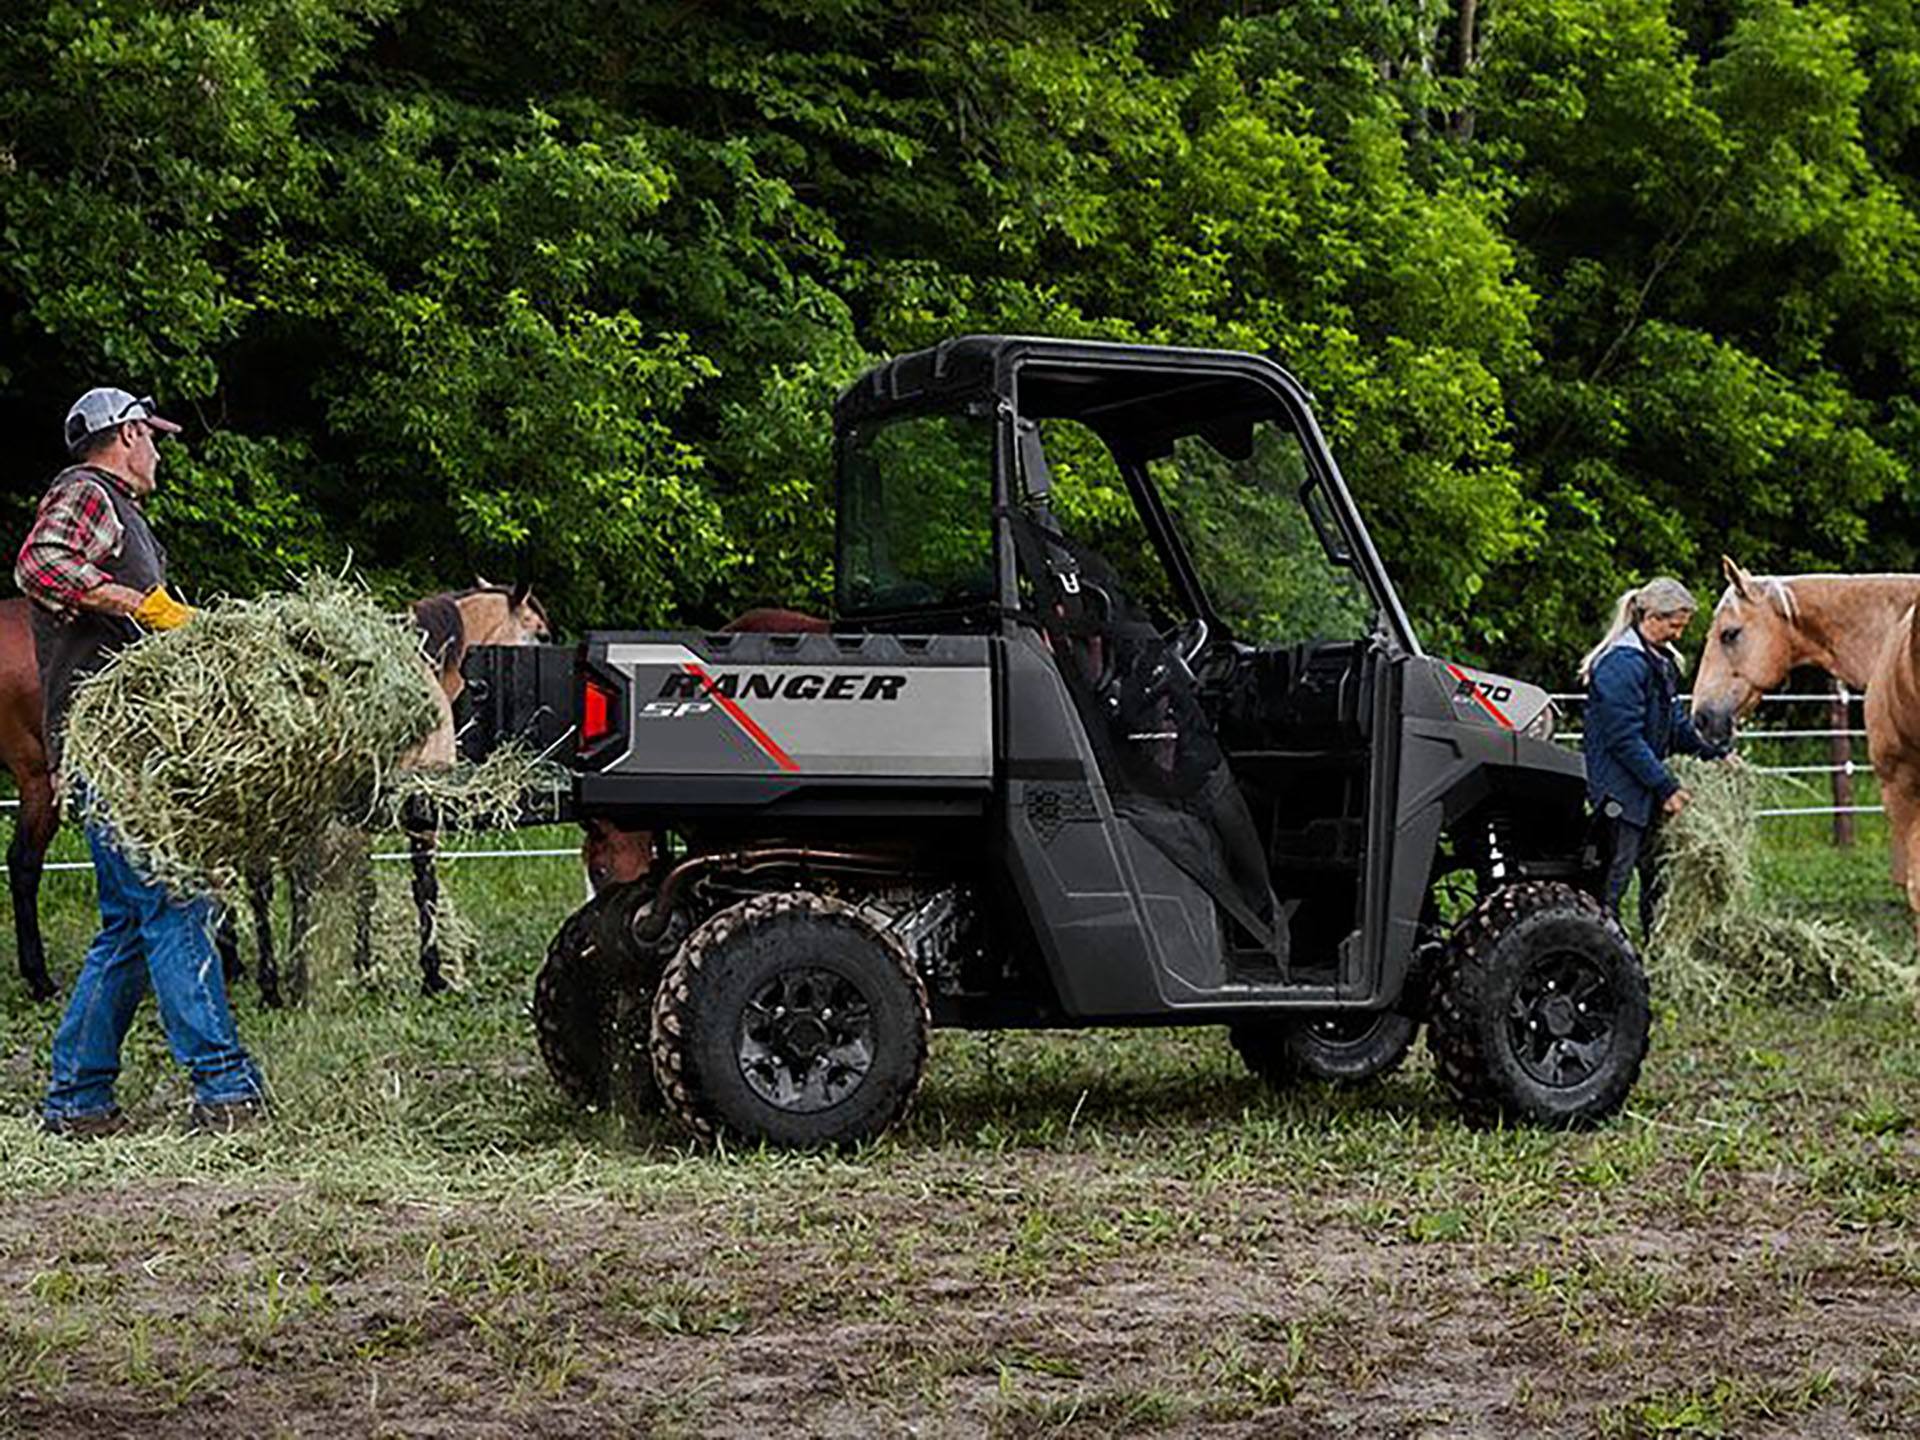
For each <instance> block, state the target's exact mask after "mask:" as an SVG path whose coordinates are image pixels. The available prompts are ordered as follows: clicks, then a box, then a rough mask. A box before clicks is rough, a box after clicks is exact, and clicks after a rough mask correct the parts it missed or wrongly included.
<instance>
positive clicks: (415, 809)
mask: <svg viewBox="0 0 1920 1440" xmlns="http://www.w3.org/2000/svg"><path fill="white" fill-rule="evenodd" d="M402 823H403V824H404V825H405V826H406V830H407V853H408V855H409V857H410V858H411V859H412V861H413V907H414V909H415V911H416V912H418V914H419V916H420V993H421V994H422V995H438V994H439V993H440V992H441V991H442V990H445V989H446V988H447V981H446V977H445V976H444V975H442V974H441V973H440V877H439V876H438V875H437V874H436V873H435V872H434V868H433V853H434V832H433V824H432V822H431V820H430V819H428V817H427V815H426V813H425V807H424V806H422V805H419V804H416V803H415V802H412V801H409V802H408V804H407V813H406V814H405V815H403V816H402Z"/></svg>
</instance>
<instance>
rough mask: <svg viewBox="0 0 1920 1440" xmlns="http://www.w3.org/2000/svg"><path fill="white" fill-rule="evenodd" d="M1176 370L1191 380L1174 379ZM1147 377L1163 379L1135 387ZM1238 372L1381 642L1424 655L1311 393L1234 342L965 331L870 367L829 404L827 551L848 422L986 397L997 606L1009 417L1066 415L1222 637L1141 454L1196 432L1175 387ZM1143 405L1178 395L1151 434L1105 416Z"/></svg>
mask: <svg viewBox="0 0 1920 1440" xmlns="http://www.w3.org/2000/svg"><path fill="white" fill-rule="evenodd" d="M1182 377H1186V378H1187V379H1188V380H1189V381H1190V383H1189V384H1187V385H1184V386H1183V385H1180V384H1179V383H1178V382H1179V381H1180V379H1181V378H1182ZM1154 380H1165V381H1168V382H1171V383H1169V384H1152V383H1148V384H1144V385H1143V384H1141V383H1140V382H1142V381H1146V382H1152V381H1154ZM1235 380H1238V381H1245V382H1251V383H1252V384H1253V385H1254V386H1256V387H1257V388H1258V391H1259V392H1260V393H1261V394H1262V395H1263V396H1265V397H1266V398H1267V399H1269V400H1271V401H1273V402H1275V405H1276V413H1277V414H1278V415H1280V416H1283V417H1284V418H1285V419H1286V421H1287V422H1288V423H1289V425H1290V426H1291V427H1292V428H1293V430H1294V432H1295V434H1296V435H1297V436H1298V437H1299V439H1300V441H1301V447H1302V450H1303V452H1304V454H1305V457H1306V461H1307V466H1308V470H1309V475H1310V479H1309V481H1308V485H1307V487H1306V490H1303V492H1302V494H1301V496H1300V503H1301V504H1302V505H1303V506H1306V507H1307V508H1308V509H1309V512H1310V514H1309V518H1310V519H1311V521H1312V523H1313V524H1314V526H1315V529H1316V530H1319V529H1320V525H1321V520H1320V517H1318V516H1316V515H1312V514H1311V505H1310V502H1309V498H1308V495H1307V493H1306V491H1307V490H1311V489H1315V488H1317V489H1318V490H1319V491H1320V493H1321V494H1322V495H1323V496H1324V497H1325V498H1326V500H1327V502H1328V504H1329V507H1330V508H1331V510H1332V518H1333V520H1334V523H1335V525H1336V526H1337V527H1338V529H1339V532H1340V533H1339V538H1340V539H1341V540H1342V541H1344V542H1345V545H1346V548H1347V552H1348V556H1349V558H1350V563H1351V564H1352V567H1353V569H1354V570H1355V572H1356V573H1357V574H1358V575H1359V576H1360V579H1361V582H1362V583H1363V584H1364V585H1365V586H1366V587H1367V590H1368V592H1369V594H1370V595H1371V596H1372V597H1373V600H1374V603H1375V604H1376V605H1377V606H1378V607H1379V613H1380V617H1381V625H1382V629H1383V632H1384V634H1383V638H1384V640H1385V641H1386V643H1387V644H1388V646H1389V647H1390V648H1391V649H1393V650H1395V651H1397V652H1399V653H1401V654H1404V655H1419V654H1421V653H1422V651H1421V648H1420V643H1419V640H1418V638H1417V637H1416V636H1415V635H1414V633H1413V625H1412V622H1411V621H1410V620H1409V619H1408V617H1407V612H1406V610H1405V608H1404V606H1402V604H1401V602H1400V597H1399V594H1398V592H1397V591H1395V589H1394V587H1393V582H1392V580H1391V578H1390V577H1389V576H1388V574H1387V570H1386V566H1385V565H1384V564H1383V563H1382V562H1381V559H1380V555H1379V552H1378V551H1377V550H1376V549H1375V548H1374V544H1373V540H1372V537H1371V536H1370V535H1369V534H1368V533H1367V528H1366V525H1365V523H1364V522H1363V521H1362V519H1361V517H1360V513H1359V509H1358V507H1357V506H1356V505H1355V504H1354V501H1353V496H1352V493H1351V492H1350V491H1349V490H1348V489H1347V484H1346V480H1345V478H1344V477H1343V476H1342V475H1341V473H1340V467H1339V465H1338V463H1337V462H1336V461H1335V460H1334V458H1333V454H1332V452H1331V451H1330V450H1329V449H1328V447H1327V442H1326V437H1325V436H1324V435H1323V434H1322V433H1321V430H1320V426H1319V422H1318V421H1317V420H1316V419H1315V418H1314V414H1313V404H1312V397H1311V396H1310V395H1309V394H1308V393H1307V391H1306V389H1305V388H1304V387H1303V386H1302V385H1301V384H1300V382H1299V381H1297V380H1296V379H1294V377H1293V376H1292V375H1290V374H1289V373H1288V372H1287V371H1286V370H1285V369H1283V368H1282V367H1281V366H1279V365H1277V364H1275V363H1274V362H1273V361H1271V360H1269V359H1267V358H1266V357H1264V356H1260V355H1251V354H1246V353H1244V352H1240V351H1231V350H1197V349H1181V348H1175V347H1171V346H1157V345H1122V344H1115V343H1112V342H1108V341H1094V340H1052V339H1044V338H1038V337H1032V336H1009V335H968V336H962V337H959V338H957V339H953V340H946V341H942V342H941V343H940V344H939V345H936V346H933V347H932V348H930V349H927V350H918V351H914V352H912V353H911V354H907V355H902V356H900V357H898V358H897V359H894V360H891V361H889V362H887V363H886V364H884V365H880V366H877V367H875V368H874V369H873V370H870V371H868V372H867V374H866V375H864V376H862V377H861V378H860V379H859V380H858V381H856V382H855V383H854V384H853V385H851V386H849V387H848V388H847V389H846V390H845V391H844V392H843V393H842V394H841V396H840V398H839V400H838V402H837V403H836V404H835V407H834V473H835V500H836V504H835V547H836V553H838V552H839V550H840V547H841V545H842V542H843V541H844V538H845V537H844V527H845V524H846V506H845V504H844V503H843V501H844V496H843V495H842V494H841V493H840V487H841V486H842V485H843V484H844V475H845V453H844V442H845V437H846V434H847V431H848V430H849V429H850V428H851V427H852V426H854V425H856V424H859V423H863V422H870V421H873V420H876V419H885V418H890V417H892V416H894V415H899V414H910V413H920V414H925V413H928V412H931V411H959V410H961V409H962V408H964V407H965V406H966V405H968V404H969V403H976V402H984V403H986V404H988V405H991V406H992V408H993V412H994V414H995V415H996V416H997V420H998V423H997V425H996V427H995V437H994V475H993V504H994V507H995V513H996V517H997V519H996V524H995V526H994V544H995V569H996V571H997V574H998V589H999V604H1000V608H1001V611H1002V613H1003V614H1013V613H1015V612H1016V611H1017V608H1018V604H1019V588H1018V582H1017V578H1016V575H1015V569H1016V566H1015V563H1014V556H1013V541H1012V537H1011V534H1010V530H1009V519H1008V516H1009V514H1010V511H1011V509H1012V507H1013V506H1014V505H1016V504H1017V503H1019V501H1020V500H1021V499H1024V498H1025V497H1024V495H1021V494H1018V493H1017V491H1016V485H1015V480H1014V477H1015V476H1016V475H1018V474H1019V473H1020V461H1019V445H1018V438H1017V437H1018V432H1017V426H1018V424H1019V423H1020V421H1022V420H1043V419H1048V418H1053V417H1056V416H1059V417H1065V418H1071V419H1075V420H1078V421H1080V422H1082V423H1084V424H1087V425H1089V426H1090V427H1091V428H1093V429H1094V430H1096V431H1097V432H1098V433H1099V434H1100V435H1101V437H1102V438H1103V439H1104V440H1105V441H1106V442H1107V444H1108V446H1109V448H1110V449H1111V450H1112V451H1113V454H1114V458H1115V460H1116V462H1117V463H1118V465H1119V468H1120V473H1121V475H1122V477H1123V479H1124V480H1125V482H1126V485H1127V489H1128V493H1129V494H1130V495H1131V496H1132V498H1133V501H1134V505H1135V507H1136V508H1137V509H1138V511H1139V513H1140V516H1141V518H1142V520H1143V522H1144V523H1145V525H1146V527H1147V531H1148V534H1149V537H1150V539H1151V540H1152V543H1153V545H1154V547H1155V549H1156V550H1157V551H1158V553H1159V554H1160V557H1161V560H1162V563H1163V564H1164V565H1165V566H1166V567H1167V571H1168V574H1169V576H1170V577H1171V579H1172V581H1173V583H1174V586H1175V588H1176V589H1177V591H1178V592H1179V594H1180V596H1181V598H1182V600H1183V601H1184V602H1185V603H1186V604H1187V605H1188V607H1189V608H1190V610H1191V611H1192V613H1193V614H1195V615H1197V616H1199V617H1200V618H1202V619H1203V620H1205V621H1206V622H1207V624H1208V626H1209V627H1210V628H1211V629H1212V630H1213V632H1214V633H1216V634H1219V633H1224V627H1223V626H1222V625H1221V621H1220V617H1219V615H1218V613H1217V612H1216V611H1215V609H1214V607H1213V604H1212V601H1211V600H1210V599H1209V598H1208V596H1207V593H1206V587H1205V586H1204V584H1203V583H1202V581H1201V579H1200V576H1199V575H1198V574H1197V573H1196V571H1195V569H1194V565H1193V560H1192V557H1191V555H1190V554H1189V553H1188V551H1187V548H1186V545H1185V542H1184V541H1183V540H1182V539H1181V537H1180V535H1179V533H1178V531H1177V530H1176V529H1175V527H1174V525H1173V522H1172V519H1171V517H1170V516H1169V515H1168V514H1167V510H1166V506H1165V504H1164V503H1163V502H1162V500H1161V498H1160V493H1159V490H1158V488H1157V487H1156V486H1155V485H1154V483H1153V481H1152V478H1151V476H1150V475H1149V474H1148V472H1147V463H1148V461H1149V460H1150V459H1151V458H1152V454H1153V451H1152V448H1151V444H1150V443H1149V441H1150V436H1151V435H1153V434H1154V433H1164V434H1167V435H1171V434H1174V433H1193V432H1194V430H1195V428H1196V427H1194V426H1192V425H1182V424H1177V423H1176V422H1177V421H1180V420H1185V419H1188V418H1190V415H1189V414H1187V413H1182V412H1181V411H1180V410H1179V409H1178V408H1177V402H1178V401H1179V400H1180V399H1181V397H1182V396H1191V397H1192V398H1196V399H1197V398H1200V396H1201V395H1202V393H1203V392H1204V391H1206V390H1207V389H1209V388H1211V387H1214V386H1217V385H1219V384H1220V382H1223V381H1235ZM1130 382H1131V383H1130ZM1049 383H1051V384H1052V385H1053V386H1055V387H1056V388H1057V389H1058V390H1059V391H1060V392H1061V395H1066V394H1070V393H1072V392H1073V391H1075V390H1078V391H1079V395H1078V396H1077V397H1076V398H1078V399H1082V400H1086V401H1089V402H1092V403H1085V404H1076V405H1074V406H1071V407H1068V406H1066V405H1064V404H1061V403H1058V399H1059V397H1056V399H1055V403H1048V399H1047V397H1046V389H1047V387H1048V385H1049ZM1149 401H1150V402H1151V403H1152V404H1154V405H1159V406H1166V405H1168V404H1169V402H1175V404H1176V409H1175V410H1173V411H1171V412H1169V413H1168V415H1167V423H1166V424H1165V425H1163V426H1162V427H1160V431H1159V432H1155V431H1152V430H1149V429H1133V430H1128V429H1126V428H1124V427H1122V426H1120V425H1118V424H1116V423H1114V421H1113V420H1112V419H1111V418H1107V417H1112V416H1123V415H1127V414H1129V413H1132V412H1134V411H1135V410H1136V409H1137V408H1142V407H1144V405H1145V403H1146V402H1149ZM1023 406H1024V408H1023ZM1228 413H1229V412H1226V411H1222V412H1221V415H1220V416H1219V417H1217V418H1220V419H1222V420H1225V419H1226V418H1228ZM1246 418H1247V419H1248V420H1249V422H1251V421H1252V420H1253V419H1256V418H1266V417H1265V416H1256V415H1252V414H1248V415H1247V416H1246ZM1103 419H1105V423H1102V422H1103ZM1321 538H1322V541H1323V543H1324V542H1326V541H1327V540H1328V539H1329V537H1327V536H1326V535H1325V534H1324V533H1322V535H1321ZM845 618H849V619H857V620H858V621H860V622H864V623H868V624H873V623H877V622H884V621H886V620H889V619H895V618H897V619H900V620H906V619H908V618H910V617H908V616H905V615H902V616H899V617H891V616H882V615H877V614H876V615H860V616H857V617H851V616H850V617H845Z"/></svg>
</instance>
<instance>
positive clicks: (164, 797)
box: [64, 576, 544, 894]
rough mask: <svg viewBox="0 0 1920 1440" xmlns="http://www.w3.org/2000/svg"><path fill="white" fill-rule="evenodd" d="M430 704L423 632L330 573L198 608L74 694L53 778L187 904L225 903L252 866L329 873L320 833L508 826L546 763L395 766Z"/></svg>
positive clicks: (503, 758)
mask: <svg viewBox="0 0 1920 1440" xmlns="http://www.w3.org/2000/svg"><path fill="white" fill-rule="evenodd" d="M442 706H443V701H442V700H441V698H440V696H439V693H438V688H437V686H436V685H435V684H434V681H433V679H432V677H431V675H430V674H429V672H428V670H427V668H426V667H425V665H424V664H423V663H422V658H421V642H420V637H419V633H418V631H417V630H416V629H415V628H414V626H413V624H412V622H411V620H410V619H409V618H408V617H406V616H404V615H393V614H389V613H388V612H387V611H385V610H383V609H381V608H380V606H378V605H377V604H376V603H375V602H374V601H373V599H372V598H371V597H370V596H369V595H368V594H367V593H366V592H365V591H364V590H363V589H361V588H360V587H358V586H356V585H353V584H349V583H347V582H345V581H341V580H337V579H333V578H331V577H327V576H317V577H314V578H310V579H308V580H306V581H304V582H302V583H301V584H300V585H299V586H298V588H296V589H294V590H292V591H289V592H286V593H282V594H275V595H265V596H262V597H260V598H259V599H257V600H230V601H223V602H220V603H218V604H215V605H212V606H209V607H208V608H206V609H204V610H202V611H201V612H200V613H199V614H198V615H197V616H196V617H195V618H194V620H193V622H192V623H191V624H189V625H187V626H185V627H183V628H181V629H178V630H170V631H163V632H160V633H157V634H153V635H149V636H146V637H144V638H143V639H141V640H139V641H138V642H136V643H135V644H133V645H130V646H128V647H127V648H126V649H125V650H123V651H122V652H121V653H120V654H119V655H118V656H116V657H115V658H114V660H113V662H112V663H110V664H109V665H107V666H106V667H105V668H104V669H102V670H101V671H100V672H99V673H97V674H95V675H93V676H90V677H89V678H87V679H86V680H84V681H82V682H81V683H80V684H79V686H77V687H76V689H75V692H74V699H73V705H72V709H71V713H70V718H69V721H68V730H67V741H66V749H65V766H64V773H65V775H66V776H67V777H68V778H69V779H70V780H72V781H74V782H77V783H76V793H78V794H79V795H80V796H81V797H82V803H83V805H84V806H85V809H86V812H87V814H88V817H89V818H90V819H100V820H104V821H106V822H107V823H109V824H110V825H111V826H112V827H113V829H114V831H115V833H116V835H117V836H118V837H119V838H120V841H121V843H122V844H123V845H124V846H125V848H126V849H127V851H128V853H129V856H130V858H132V859H133V861H134V862H135V863H136V864H137V865H139V866H140V868H141V869H142V870H144V871H145V872H146V873H147V874H149V875H151V876H153V877H154V878H155V879H157V880H159V881H161V882H162V883H164V884H165V885H166V886H167V887H168V888H170V889H172V890H174V891H176V892H178V893H186V894H195V893H205V892H208V891H226V892H229V893H235V892H237V889H238V886H239V883H240V881H241V878H242V877H243V876H244V875H245V874H246V873H247V872H248V871H249V870H257V869H261V868H265V867H270V866H271V867H279V868H283V869H287V870H294V869H300V870H306V871H309V872H315V871H325V870H328V869H330V868H333V867H331V866H329V865H328V864H327V863H326V862H327V861H328V859H329V852H330V851H331V850H332V849H333V836H334V833H335V832H336V830H337V828H338V827H339V826H340V825H342V824H345V825H347V826H351V827H354V828H359V829H369V828H381V827H384V826H389V825H392V824H395V823H397V822H398V821H399V819H400V818H401V816H402V815H403V813H404V814H405V815H406V816H407V818H408V819H409V820H412V821H416V822H417V821H418V820H419V818H420V816H421V814H422V813H423V812H422V806H423V805H424V807H425V813H426V814H428V815H430V816H431V817H432V818H433V820H434V822H435V823H436V824H437V825H439V826H443V827H451V828H456V829H465V828H477V827H479V826H482V825H500V824H511V823H513V820H514V819H515V817H516V816H517V815H518V813H519V810H520V803H521V799H522V797H523V795H524V794H525V793H526V791H527V790H528V789H529V788H532V787H534V786H535V785H536V784H538V783H541V782H542V781H543V774H542V772H543V769H544V767H543V766H542V765H541V764H540V762H539V761H538V760H537V759H536V758H535V757H533V756H531V755H529V754H527V753H526V752H525V751H524V750H510V749H509V750H502V751H500V752H498V753H497V754H496V755H495V756H493V757H492V758H491V759H489V760H488V762H487V763H486V764H485V765H483V766H478V767H464V768H460V769H456V770H454V771H450V772H449V771H441V772H428V771H420V770H402V769H400V768H399V762H400V761H401V760H402V758H403V757H405V756H407V755H408V753H409V752H411V751H413V750H414V749H415V748H416V747H417V746H419V745H420V743H421V742H422V741H424V740H425V739H427V737H428V736H429V735H431V734H432V733H433V731H434V729H435V727H436V726H437V725H438V724H439V723H440V719H441V716H442Z"/></svg>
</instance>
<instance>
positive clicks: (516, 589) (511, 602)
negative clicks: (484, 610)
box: [507, 580, 533, 610]
mask: <svg viewBox="0 0 1920 1440" xmlns="http://www.w3.org/2000/svg"><path fill="white" fill-rule="evenodd" d="M532 593H533V586H532V585H531V584H530V583H529V582H527V581H525V580H516V581H514V582H513V589H511V590H510V591H508V592H507V606H508V608H509V609H513V610H518V609H519V608H520V607H521V606H522V605H524V604H526V603H527V596H529V595H531V594H532Z"/></svg>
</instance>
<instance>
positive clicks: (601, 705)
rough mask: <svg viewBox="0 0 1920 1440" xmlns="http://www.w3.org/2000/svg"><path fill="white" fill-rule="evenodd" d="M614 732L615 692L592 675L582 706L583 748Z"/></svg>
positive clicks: (581, 729)
mask: <svg viewBox="0 0 1920 1440" xmlns="http://www.w3.org/2000/svg"><path fill="white" fill-rule="evenodd" d="M612 733H613V692H612V691H611V690H609V689H607V687H606V686H605V685H602V684H601V683H600V682H599V681H598V680H595V679H593V678H592V677H591V676H589V677H588V678H587V691H586V695H585V697H584V700H583V703H582V704H581V707H580V745H581V748H582V749H584V748H585V747H587V746H589V745H593V744H597V743H598V742H600V741H602V740H604V739H606V738H607V737H608V736H609V735H611V734H612Z"/></svg>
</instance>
